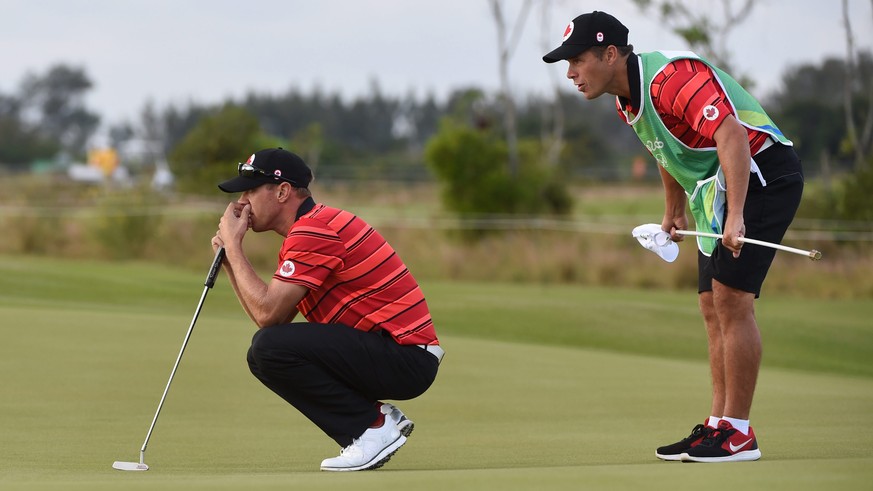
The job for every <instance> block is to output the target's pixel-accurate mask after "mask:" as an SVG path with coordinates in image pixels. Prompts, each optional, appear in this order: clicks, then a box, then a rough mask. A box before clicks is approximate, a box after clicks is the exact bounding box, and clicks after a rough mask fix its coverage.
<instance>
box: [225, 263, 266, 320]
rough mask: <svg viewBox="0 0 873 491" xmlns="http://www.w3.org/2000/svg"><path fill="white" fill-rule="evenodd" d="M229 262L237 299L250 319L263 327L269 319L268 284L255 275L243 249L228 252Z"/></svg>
mask: <svg viewBox="0 0 873 491" xmlns="http://www.w3.org/2000/svg"><path fill="white" fill-rule="evenodd" d="M227 261H228V264H229V267H228V268H227V274H228V278H229V279H230V284H231V286H232V287H233V291H234V293H236V298H237V299H238V300H239V303H240V305H241V306H242V308H243V310H245V312H246V314H248V316H249V318H250V319H252V321H253V322H254V323H255V324H257V325H258V327H263V323H264V322H265V319H266V317H267V315H266V313H265V310H266V308H265V307H266V306H265V303H266V302H265V299H266V296H267V285H266V283H264V282H263V280H261V278H259V277H258V275H257V273H255V270H254V268H253V267H252V264H251V263H250V262H249V260H248V258H247V257H246V256H245V254H244V253H243V252H242V249H237V248H231V249H230V250H227Z"/></svg>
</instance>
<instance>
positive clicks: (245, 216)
mask: <svg viewBox="0 0 873 491" xmlns="http://www.w3.org/2000/svg"><path fill="white" fill-rule="evenodd" d="M251 213H252V206H251V205H250V204H248V203H246V204H245V205H242V204H240V203H238V202H236V201H234V202H233V203H230V204H229V205H227V208H226V209H225V210H224V215H222V216H221V220H220V221H219V222H218V232H216V234H215V238H214V239H213V247H216V246H215V244H216V242H220V243H219V244H218V245H219V246H224V247H228V246H231V247H232V246H236V245H241V244H242V240H243V237H245V235H246V232H247V231H248V229H249V227H251ZM216 239H217V240H216Z"/></svg>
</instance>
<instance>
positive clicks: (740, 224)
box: [721, 215, 746, 257]
mask: <svg viewBox="0 0 873 491" xmlns="http://www.w3.org/2000/svg"><path fill="white" fill-rule="evenodd" d="M722 233H723V234H724V237H723V238H722V239H721V243H722V245H724V246H725V247H727V248H728V250H729V251H731V252H732V253H733V255H734V257H740V249H742V248H743V243H742V242H740V241H739V240H738V239H739V238H740V237H745V236H746V223H745V222H744V221H743V217H742V215H740V216H738V217H728V219H727V220H725V224H724V230H723V231H722Z"/></svg>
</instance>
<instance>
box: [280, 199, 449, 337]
mask: <svg viewBox="0 0 873 491" xmlns="http://www.w3.org/2000/svg"><path fill="white" fill-rule="evenodd" d="M273 278H275V279H277V280H280V281H287V282H291V283H296V284H298V285H302V286H305V287H306V288H308V289H309V292H308V293H307V294H306V295H305V296H304V297H303V299H302V300H301V301H300V303H299V304H298V305H297V308H298V310H299V311H300V313H301V314H303V316H304V317H305V318H306V320H308V321H309V322H316V323H321V324H335V323H337V324H344V325H347V326H351V327H354V328H355V329H360V330H362V331H377V330H380V329H384V330H386V331H387V332H388V333H390V334H391V336H392V337H394V339H395V340H396V341H397V342H398V343H400V344H436V343H438V340H437V337H436V331H435V329H434V326H433V321H432V319H431V316H430V310H429V309H428V307H427V302H425V299H424V294H423V293H422V291H421V288H419V286H418V283H417V282H416V281H415V278H413V277H412V274H411V273H410V272H409V270H408V269H407V268H406V265H405V264H404V263H403V261H402V260H401V259H400V257H399V256H398V255H397V253H396V252H395V251H394V249H393V248H392V247H391V246H390V245H389V244H388V242H387V241H386V240H385V239H384V238H383V237H382V236H381V235H380V234H379V233H378V232H377V231H376V230H375V229H373V227H371V226H370V225H368V224H367V223H366V222H365V221H364V220H362V219H360V218H358V217H356V216H355V215H353V214H351V213H349V212H347V211H344V210H340V209H337V208H331V207H329V206H325V205H323V204H318V205H316V206H315V207H314V208H313V209H312V210H311V211H309V212H308V213H306V214H305V215H303V216H301V217H300V218H299V219H298V220H297V221H296V222H294V224H293V225H292V226H291V230H289V231H288V235H287V236H286V237H285V241H284V242H283V244H282V249H281V250H280V251H279V267H278V268H277V270H276V273H275V274H274V275H273Z"/></svg>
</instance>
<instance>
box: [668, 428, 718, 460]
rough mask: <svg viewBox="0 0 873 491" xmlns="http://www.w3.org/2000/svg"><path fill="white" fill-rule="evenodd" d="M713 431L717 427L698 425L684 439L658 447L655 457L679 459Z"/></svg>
mask: <svg viewBox="0 0 873 491" xmlns="http://www.w3.org/2000/svg"><path fill="white" fill-rule="evenodd" d="M713 431H715V428H713V427H711V426H707V425H706V424H702V425H697V426H695V427H694V428H693V429H692V430H691V434H690V435H688V436H687V437H685V438H683V439H682V440H679V441H678V442H676V443H671V444H670V445H664V446H663V447H658V449H657V450H655V457H658V458H659V459H661V460H669V461H679V460H680V459H681V457H682V454H683V453H685V452H687V451H688V450H689V449H691V448H692V447H695V446H697V445H698V444H699V443H700V442H702V441H703V439H704V438H706V437H708V436H709V434H710V433H712V432H713Z"/></svg>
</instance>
